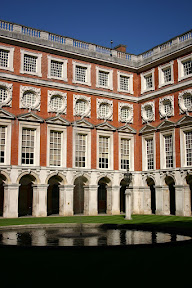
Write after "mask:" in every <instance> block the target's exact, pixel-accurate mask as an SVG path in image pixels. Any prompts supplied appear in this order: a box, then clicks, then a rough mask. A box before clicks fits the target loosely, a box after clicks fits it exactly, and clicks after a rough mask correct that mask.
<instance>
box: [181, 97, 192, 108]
mask: <svg viewBox="0 0 192 288" xmlns="http://www.w3.org/2000/svg"><path fill="white" fill-rule="evenodd" d="M183 102H184V106H185V108H187V109H191V106H192V95H191V94H186V95H184V96H183Z"/></svg>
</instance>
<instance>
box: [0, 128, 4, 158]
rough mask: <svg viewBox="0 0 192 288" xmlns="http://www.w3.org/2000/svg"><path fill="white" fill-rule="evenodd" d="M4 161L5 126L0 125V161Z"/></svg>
mask: <svg viewBox="0 0 192 288" xmlns="http://www.w3.org/2000/svg"><path fill="white" fill-rule="evenodd" d="M4 162H5V127H2V126H0V163H4Z"/></svg>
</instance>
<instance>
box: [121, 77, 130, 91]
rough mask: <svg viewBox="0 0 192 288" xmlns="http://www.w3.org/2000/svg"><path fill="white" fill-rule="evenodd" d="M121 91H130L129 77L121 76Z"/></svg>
mask: <svg viewBox="0 0 192 288" xmlns="http://www.w3.org/2000/svg"><path fill="white" fill-rule="evenodd" d="M120 90H123V91H129V77H126V76H123V75H120Z"/></svg>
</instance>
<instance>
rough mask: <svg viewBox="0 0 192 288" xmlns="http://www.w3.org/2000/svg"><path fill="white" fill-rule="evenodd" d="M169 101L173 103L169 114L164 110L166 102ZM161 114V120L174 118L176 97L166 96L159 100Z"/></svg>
mask: <svg viewBox="0 0 192 288" xmlns="http://www.w3.org/2000/svg"><path fill="white" fill-rule="evenodd" d="M167 100H168V101H170V103H171V109H170V111H169V112H167V113H166V112H165V109H164V101H167ZM159 114H160V119H162V118H166V117H171V116H174V96H173V95H169V96H165V97H163V98H160V99H159Z"/></svg>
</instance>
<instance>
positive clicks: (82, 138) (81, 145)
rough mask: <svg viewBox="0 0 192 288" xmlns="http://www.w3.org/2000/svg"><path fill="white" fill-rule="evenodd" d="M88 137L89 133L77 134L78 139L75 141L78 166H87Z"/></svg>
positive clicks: (76, 163)
mask: <svg viewBox="0 0 192 288" xmlns="http://www.w3.org/2000/svg"><path fill="white" fill-rule="evenodd" d="M86 138H87V135H84V134H76V141H75V166H76V167H85V166H86Z"/></svg>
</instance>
